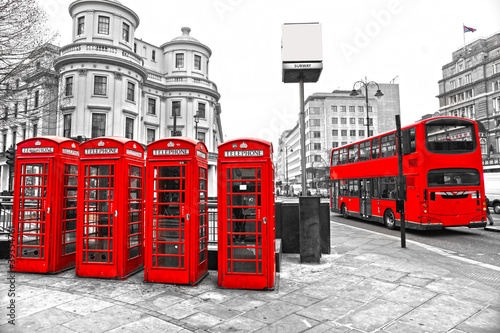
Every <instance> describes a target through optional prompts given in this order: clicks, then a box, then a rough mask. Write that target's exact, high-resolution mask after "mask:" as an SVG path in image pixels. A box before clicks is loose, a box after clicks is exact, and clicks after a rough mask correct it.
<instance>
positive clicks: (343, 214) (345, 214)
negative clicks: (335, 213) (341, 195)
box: [340, 204, 349, 219]
mask: <svg viewBox="0 0 500 333" xmlns="http://www.w3.org/2000/svg"><path fill="white" fill-rule="evenodd" d="M340 211H341V212H342V217H343V218H345V219H347V218H348V217H349V214H348V213H347V207H346V206H345V204H342V207H341V208H340Z"/></svg>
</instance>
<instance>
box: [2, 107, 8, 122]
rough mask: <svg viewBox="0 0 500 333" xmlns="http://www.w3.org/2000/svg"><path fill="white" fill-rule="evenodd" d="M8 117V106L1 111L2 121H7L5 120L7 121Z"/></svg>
mask: <svg viewBox="0 0 500 333" xmlns="http://www.w3.org/2000/svg"><path fill="white" fill-rule="evenodd" d="M8 117H9V107H8V106H6V107H5V108H4V111H3V119H4V120H7V119H8Z"/></svg>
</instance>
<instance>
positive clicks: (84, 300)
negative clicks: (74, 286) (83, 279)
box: [56, 297, 114, 316]
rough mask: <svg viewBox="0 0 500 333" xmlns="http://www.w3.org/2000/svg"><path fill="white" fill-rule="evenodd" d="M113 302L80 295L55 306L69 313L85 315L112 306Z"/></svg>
mask: <svg viewBox="0 0 500 333" xmlns="http://www.w3.org/2000/svg"><path fill="white" fill-rule="evenodd" d="M113 305H114V304H113V303H110V302H106V301H103V300H100V299H96V298H93V297H81V298H78V299H76V300H73V301H71V302H67V303H64V304H61V305H58V306H57V307H56V308H58V309H61V310H65V311H67V312H70V313H75V314H78V315H82V316H86V315H89V314H91V313H93V312H97V311H100V310H102V309H105V308H108V307H110V306H113Z"/></svg>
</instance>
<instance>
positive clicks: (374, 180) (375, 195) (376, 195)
mask: <svg viewBox="0 0 500 333" xmlns="http://www.w3.org/2000/svg"><path fill="white" fill-rule="evenodd" d="M378 180H379V178H372V184H373V185H372V189H373V194H372V197H373V198H379V197H380V194H379V191H378V183H379V182H378Z"/></svg>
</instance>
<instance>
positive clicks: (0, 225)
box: [0, 196, 14, 234]
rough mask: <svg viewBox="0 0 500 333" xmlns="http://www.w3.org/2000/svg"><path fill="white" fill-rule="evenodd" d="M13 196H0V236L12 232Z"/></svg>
mask: <svg viewBox="0 0 500 333" xmlns="http://www.w3.org/2000/svg"><path fill="white" fill-rule="evenodd" d="M13 199H14V198H13V197H12V196H0V234H9V233H10V231H11V230H12V201H13Z"/></svg>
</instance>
